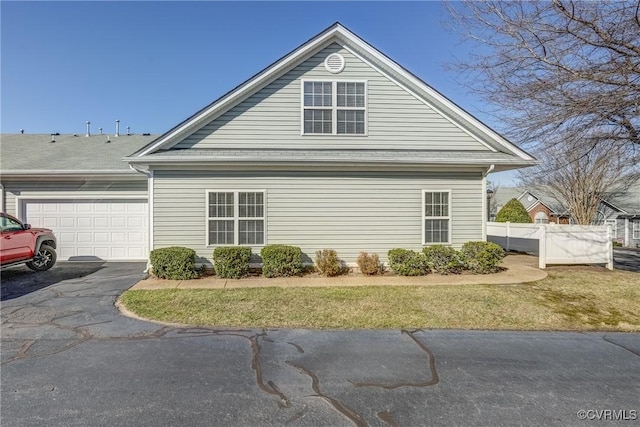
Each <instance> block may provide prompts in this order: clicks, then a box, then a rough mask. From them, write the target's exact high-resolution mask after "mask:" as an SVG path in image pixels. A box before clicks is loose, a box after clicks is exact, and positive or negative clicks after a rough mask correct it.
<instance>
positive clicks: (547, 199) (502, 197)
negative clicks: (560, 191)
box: [495, 187, 567, 215]
mask: <svg viewBox="0 0 640 427" xmlns="http://www.w3.org/2000/svg"><path fill="white" fill-rule="evenodd" d="M527 194H529V195H531V196H532V197H533V200H531V201H529V200H525V199H524V197H525V196H526V195H527ZM495 197H496V203H497V205H498V206H504V205H505V204H506V203H507V202H508V201H509V200H511V199H516V200H518V201H519V202H521V203H522V204H523V206H524V207H525V209H526V210H527V212H530V211H531V209H533V208H534V207H535V206H536V205H537V204H542V205H544V206H546V207H547V208H548V209H549V210H550V211H551V212H552V213H554V214H556V215H564V214H566V212H567V210H566V209H565V208H564V206H563V205H562V203H561V202H560V201H559V200H558V199H557V198H556V197H555V196H554V195H553V194H552V193H550V192H548V191H547V190H546V189H545V188H536V189H535V190H534V191H531V190H529V189H528V188H526V187H501V188H499V189H498V190H497V191H496V196H495Z"/></svg>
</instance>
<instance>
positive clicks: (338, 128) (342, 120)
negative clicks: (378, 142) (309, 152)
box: [302, 81, 367, 135]
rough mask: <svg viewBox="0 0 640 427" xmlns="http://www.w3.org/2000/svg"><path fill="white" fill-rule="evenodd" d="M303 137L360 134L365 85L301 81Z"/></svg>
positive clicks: (363, 129)
mask: <svg viewBox="0 0 640 427" xmlns="http://www.w3.org/2000/svg"><path fill="white" fill-rule="evenodd" d="M302 99H303V100H302V104H303V134H305V135H318V134H320V135H321V134H328V135H364V134H365V133H366V104H367V96H366V83H365V82H344V81H332V82H327V81H313V82H312V81H305V82H303V94H302Z"/></svg>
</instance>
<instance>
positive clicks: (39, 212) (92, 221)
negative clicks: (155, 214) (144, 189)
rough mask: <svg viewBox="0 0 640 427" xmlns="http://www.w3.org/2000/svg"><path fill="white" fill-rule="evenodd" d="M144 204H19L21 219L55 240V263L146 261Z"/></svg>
mask: <svg viewBox="0 0 640 427" xmlns="http://www.w3.org/2000/svg"><path fill="white" fill-rule="evenodd" d="M148 212H149V211H148V204H147V201H146V200H144V199H87V200H83V199H67V200H65V199H56V200H23V201H22V215H21V216H22V218H23V219H25V220H26V222H28V223H29V224H31V225H32V226H33V227H46V228H50V229H52V230H53V231H54V233H55V235H56V237H57V238H58V250H57V252H58V259H59V260H68V261H89V260H98V259H100V260H108V261H126V260H146V259H147V258H148V256H149V249H148V245H149V243H148V242H149V239H148Z"/></svg>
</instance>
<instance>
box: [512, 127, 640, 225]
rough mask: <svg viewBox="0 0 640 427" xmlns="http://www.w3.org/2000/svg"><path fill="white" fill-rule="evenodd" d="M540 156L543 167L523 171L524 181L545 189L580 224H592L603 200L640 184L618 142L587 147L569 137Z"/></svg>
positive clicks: (603, 142)
mask: <svg viewBox="0 0 640 427" xmlns="http://www.w3.org/2000/svg"><path fill="white" fill-rule="evenodd" d="M536 154H537V156H538V158H539V159H540V160H542V163H541V165H539V166H536V167H534V168H529V169H527V170H526V171H522V172H520V173H519V178H520V181H522V182H523V184H524V185H527V186H531V187H533V188H540V187H541V186H542V187H543V188H545V189H546V190H547V193H550V194H551V195H552V197H554V198H555V199H556V201H557V202H558V203H559V204H560V205H562V206H564V208H565V209H567V210H568V211H569V213H570V215H571V217H572V218H573V220H574V221H575V222H576V223H578V224H592V223H593V221H594V220H595V219H596V215H597V213H598V208H599V207H600V202H601V201H603V200H607V199H610V198H611V197H612V196H615V195H618V194H621V193H624V192H626V191H627V189H628V188H629V187H630V186H631V185H633V184H634V183H635V182H637V181H638V167H637V165H633V164H629V162H628V161H627V159H626V157H625V150H624V149H623V148H622V147H621V146H620V145H619V144H618V143H617V142H616V141H601V142H600V143H598V144H597V145H595V146H593V147H587V146H585V145H584V144H582V141H577V142H570V141H569V140H567V139H566V138H565V139H563V144H557V145H552V146H550V147H547V148H545V149H544V150H539V151H538V152H537V153H536Z"/></svg>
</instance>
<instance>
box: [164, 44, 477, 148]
mask: <svg viewBox="0 0 640 427" xmlns="http://www.w3.org/2000/svg"><path fill="white" fill-rule="evenodd" d="M333 52H339V53H340V54H342V55H343V56H344V58H345V60H346V67H345V69H344V71H342V72H341V73H339V74H331V73H330V72H328V71H327V70H326V69H325V68H324V59H325V58H326V57H327V56H328V55H329V54H331V53H333ZM303 79H304V80H319V81H335V80H351V81H365V80H366V81H367V92H368V96H367V121H368V129H367V133H368V135H367V136H353V135H351V136H338V135H335V136H331V135H330V136H322V135H301V132H302V129H301V128H302V124H301V114H302V109H301V102H302V101H301V100H302V97H301V87H302V80H303ZM192 147H193V148H234V149H239V148H283V149H287V148H289V149H290V148H303V149H322V148H325V149H357V148H363V149H372V150H373V149H391V148H393V149H434V150H443V149H446V150H454V149H458V150H483V151H486V150H488V149H487V148H486V147H485V146H484V145H482V144H481V143H479V142H478V141H476V140H475V139H473V138H472V137H470V136H469V135H468V134H466V133H465V132H463V131H462V130H460V129H459V128H458V127H457V126H456V125H454V124H452V123H451V122H450V121H449V120H448V119H446V118H445V117H443V116H442V115H441V114H440V113H438V112H437V111H435V110H434V109H432V108H431V107H429V106H427V105H425V104H424V103H423V102H421V101H419V100H418V99H416V98H415V97H414V96H413V95H411V94H410V93H408V92H407V91H405V90H404V89H402V88H401V87H400V86H398V85H396V84H395V83H394V82H392V81H391V80H389V79H388V78H387V77H385V76H384V75H382V74H380V73H379V72H378V71H376V70H375V69H373V68H371V67H370V66H369V65H368V64H366V63H365V62H363V61H361V60H360V59H358V58H357V57H356V56H354V55H353V54H352V53H350V52H349V51H348V50H346V49H344V48H341V47H340V46H339V45H337V44H335V43H334V44H332V45H330V46H328V47H327V48H325V49H323V50H322V51H320V52H319V53H318V54H316V55H314V56H313V57H311V58H310V59H309V60H307V61H305V62H304V63H302V64H301V65H299V66H297V67H295V68H294V69H293V70H291V71H290V72H288V73H286V74H285V75H284V76H282V77H280V78H279V79H277V80H276V81H274V82H273V83H271V84H269V85H268V86H266V87H265V88H264V89H262V90H260V91H258V92H257V93H255V94H254V95H252V96H250V97H249V98H247V99H246V100H244V101H242V102H241V103H240V104H238V105H237V106H236V107H234V108H232V109H230V110H229V111H227V112H226V113H224V114H222V115H221V116H220V117H218V118H217V119H215V120H213V121H212V122H211V123H210V124H208V125H207V126H205V127H203V128H202V129H200V130H199V131H197V132H195V133H194V134H193V135H191V136H189V137H188V138H186V139H185V140H184V141H182V142H180V143H179V144H178V145H177V146H176V148H178V149H181V148H192Z"/></svg>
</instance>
